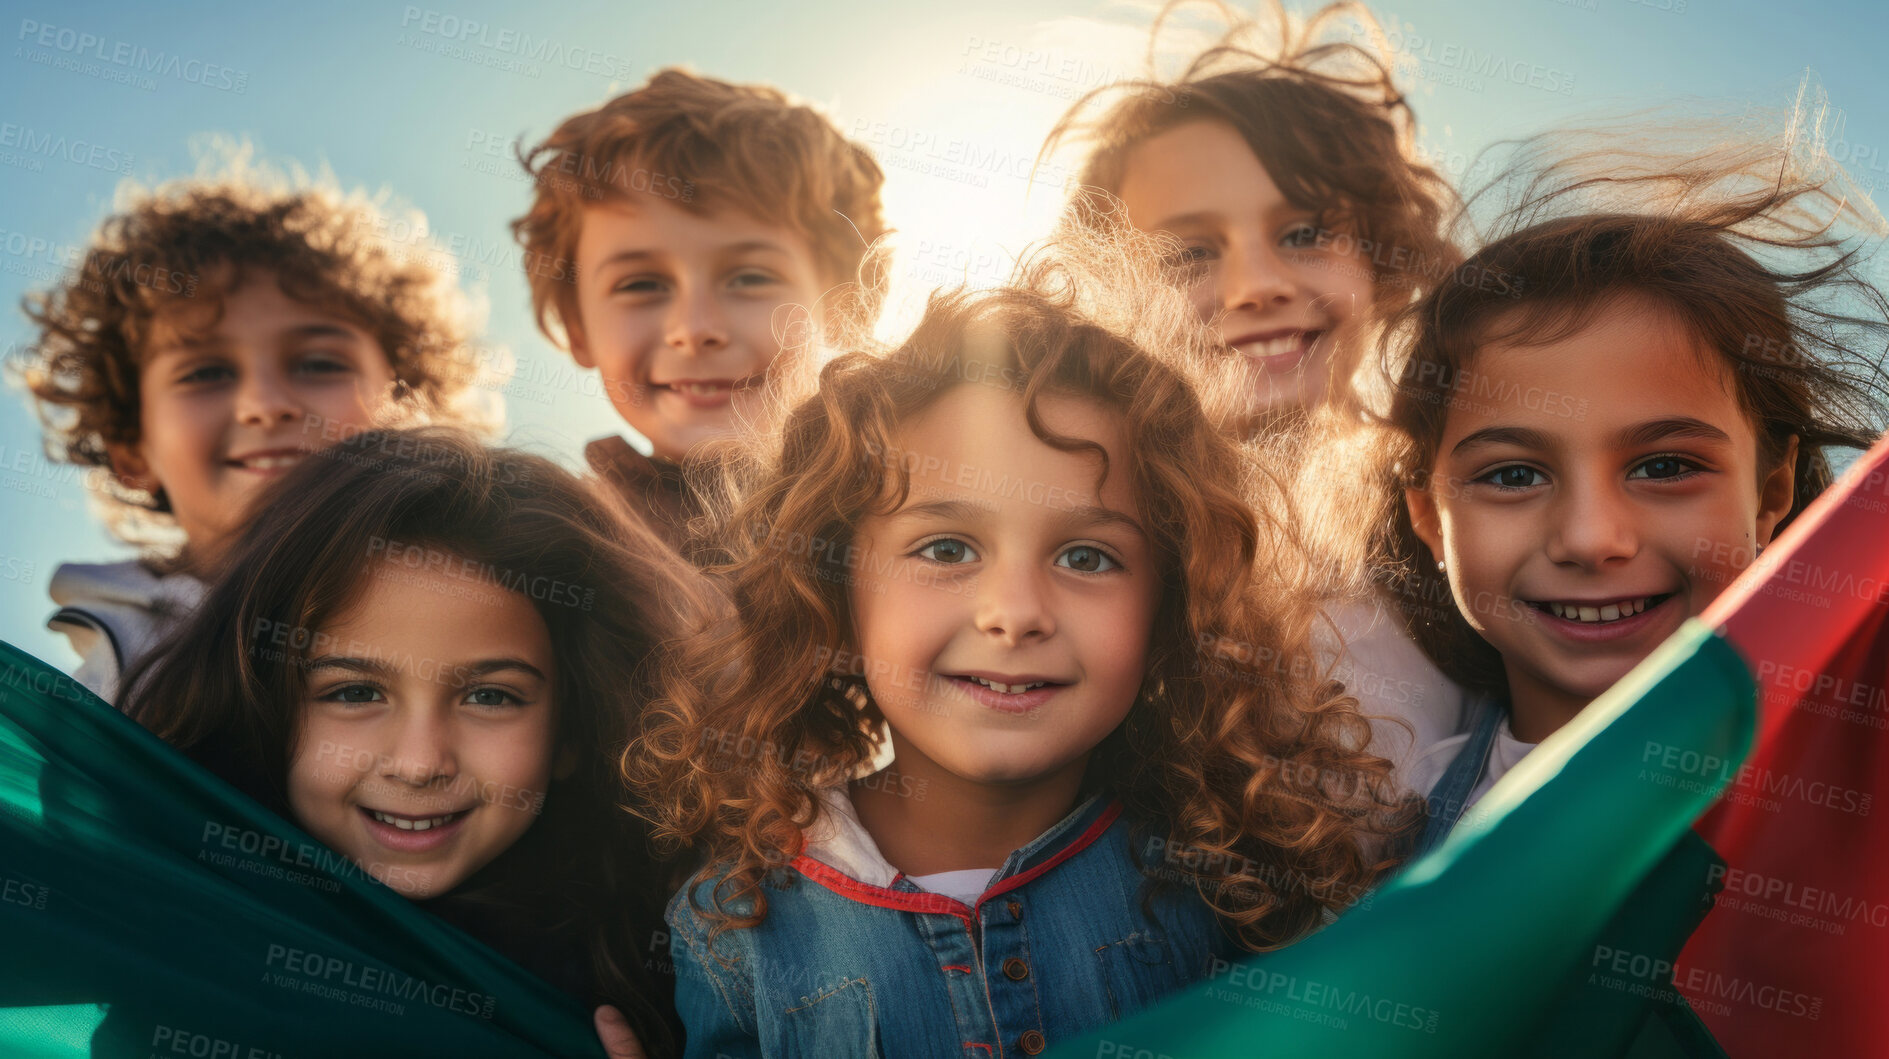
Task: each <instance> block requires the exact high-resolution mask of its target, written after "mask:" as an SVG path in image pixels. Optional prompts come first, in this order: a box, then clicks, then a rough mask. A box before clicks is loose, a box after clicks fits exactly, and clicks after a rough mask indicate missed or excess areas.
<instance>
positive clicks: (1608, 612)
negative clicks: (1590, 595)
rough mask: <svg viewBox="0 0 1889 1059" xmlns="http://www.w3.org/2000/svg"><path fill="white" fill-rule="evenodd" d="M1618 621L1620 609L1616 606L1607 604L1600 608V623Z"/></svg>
mask: <svg viewBox="0 0 1889 1059" xmlns="http://www.w3.org/2000/svg"><path fill="white" fill-rule="evenodd" d="M1619 619H1620V607H1619V606H1618V605H1616V604H1613V603H1609V604H1607V605H1606V606H1604V607H1602V608H1600V620H1601V621H1618V620H1619Z"/></svg>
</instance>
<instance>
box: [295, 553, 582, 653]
mask: <svg viewBox="0 0 1889 1059" xmlns="http://www.w3.org/2000/svg"><path fill="white" fill-rule="evenodd" d="M436 556H438V557H442V558H443V559H450V560H451V561H450V562H448V561H442V562H438V563H434V567H437V568H429V567H428V566H427V565H426V563H427V562H428V561H430V560H432V559H434V558H435V557H436ZM416 563H417V564H418V566H419V568H418V569H415V568H414V566H415V565H416ZM443 568H450V569H453V570H455V571H459V572H461V573H465V572H466V571H468V570H471V571H473V572H472V573H471V574H470V575H468V576H472V577H474V578H476V577H477V576H478V572H477V569H476V568H475V567H474V566H472V565H470V564H468V563H466V562H465V561H464V560H461V559H459V557H457V556H447V555H446V553H444V552H440V551H438V550H437V549H432V548H425V547H424V546H419V545H415V546H411V547H406V546H403V547H402V548H401V549H400V550H399V551H398V552H397V553H396V552H395V551H394V550H392V547H391V545H390V550H389V551H388V552H386V553H385V554H383V555H377V556H375V557H374V558H372V559H370V560H369V561H368V563H367V564H366V566H365V567H363V569H362V571H361V572H362V574H363V578H362V581H361V584H360V588H359V590H358V591H357V593H356V594H355V597H354V599H353V600H352V602H351V603H350V604H349V605H348V606H347V607H346V608H344V609H343V610H341V611H339V612H338V613H336V614H335V615H334V616H333V617H332V618H331V619H330V620H329V621H328V622H327V623H326V624H325V626H324V627H323V630H322V631H323V632H324V633H326V634H327V635H329V636H331V637H333V638H334V639H335V640H338V641H341V642H342V643H348V642H355V643H358V644H360V645H362V647H363V648H364V649H366V650H368V652H369V653H370V654H373V655H379V656H393V655H403V654H411V655H413V656H414V657H415V658H428V659H432V660H433V661H436V662H439V661H452V660H457V659H463V658H467V657H473V656H495V655H502V654H516V655H519V656H521V657H525V658H528V659H531V660H533V661H536V660H539V659H543V658H548V657H549V656H550V653H551V634H550V631H549V629H548V627H547V626H546V625H545V622H544V618H543V617H542V616H541V615H540V614H539V613H538V609H537V607H535V606H534V605H533V604H532V602H531V600H529V599H527V598H526V597H525V596H523V595H521V594H519V593H517V592H513V591H510V590H508V589H504V588H501V587H499V586H497V585H493V584H469V583H468V581H467V580H465V579H464V578H461V577H454V576H451V575H449V574H447V573H444V572H442V569H443ZM469 588H470V589H471V591H468V589H469ZM540 668H544V667H543V666H540ZM546 671H547V672H548V671H549V670H546Z"/></svg>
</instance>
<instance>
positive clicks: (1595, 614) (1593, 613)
mask: <svg viewBox="0 0 1889 1059" xmlns="http://www.w3.org/2000/svg"><path fill="white" fill-rule="evenodd" d="M1581 620H1582V621H1599V620H1600V611H1599V610H1597V609H1595V608H1594V607H1582V608H1581Z"/></svg>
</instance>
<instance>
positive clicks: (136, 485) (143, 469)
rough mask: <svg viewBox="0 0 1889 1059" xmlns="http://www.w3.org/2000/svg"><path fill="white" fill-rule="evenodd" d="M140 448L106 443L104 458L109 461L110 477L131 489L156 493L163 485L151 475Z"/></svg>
mask: <svg viewBox="0 0 1889 1059" xmlns="http://www.w3.org/2000/svg"><path fill="white" fill-rule="evenodd" d="M140 448H141V446H138V445H135V444H134V445H127V444H124V443H122V442H117V441H113V442H108V443H106V445H105V456H106V458H107V459H109V460H110V461H111V472H112V475H113V476H114V477H116V478H117V479H118V480H119V481H120V482H123V483H124V484H126V485H128V486H130V487H131V488H133V489H142V490H144V491H145V492H147V493H156V492H157V491H158V490H159V489H161V488H163V483H162V482H159V481H158V480H157V478H156V477H155V476H153V475H152V474H151V465H150V464H149V463H146V462H145V460H144V454H143V453H142V452H141V451H140Z"/></svg>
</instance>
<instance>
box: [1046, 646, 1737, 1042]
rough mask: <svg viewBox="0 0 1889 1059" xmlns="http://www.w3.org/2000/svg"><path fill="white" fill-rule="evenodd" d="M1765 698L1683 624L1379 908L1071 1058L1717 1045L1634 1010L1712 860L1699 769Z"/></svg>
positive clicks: (1663, 989)
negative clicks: (1702, 837)
mask: <svg viewBox="0 0 1889 1059" xmlns="http://www.w3.org/2000/svg"><path fill="white" fill-rule="evenodd" d="M1754 698H1755V693H1754V690H1753V687H1752V683H1751V677H1750V675H1749V674H1748V673H1747V671H1746V668H1745V666H1744V663H1743V662H1742V661H1741V660H1740V659H1739V658H1738V656H1737V655H1736V653H1735V652H1734V651H1733V650H1732V649H1731V647H1730V646H1729V645H1727V644H1726V643H1725V642H1724V641H1723V640H1722V639H1720V638H1719V637H1718V636H1717V635H1715V634H1714V633H1713V631H1712V630H1711V629H1710V628H1709V627H1708V626H1706V625H1704V624H1702V623H1700V622H1698V621H1691V622H1688V623H1687V624H1686V626H1685V627H1684V628H1683V629H1682V630H1681V631H1680V632H1679V633H1677V634H1675V635H1674V637H1673V638H1672V639H1671V640H1670V641H1668V642H1667V643H1666V644H1665V645H1663V646H1662V647H1661V648H1660V649H1659V650H1658V651H1656V652H1655V653H1654V654H1653V655H1652V656H1651V657H1649V658H1648V659H1647V660H1646V661H1645V662H1643V663H1641V664H1640V666H1638V667H1637V668H1636V669H1634V671H1633V672H1632V673H1630V674H1628V675H1627V677H1626V678H1625V679H1624V680H1622V681H1621V683H1620V684H1619V685H1618V686H1616V687H1615V688H1613V689H1612V690H1611V691H1609V692H1608V693H1607V694H1606V695H1604V696H1602V697H1601V698H1599V699H1597V700H1596V701H1595V702H1594V703H1593V704H1592V705H1590V706H1589V707H1588V708H1587V709H1586V710H1583V711H1582V712H1581V714H1580V715H1579V716H1578V717H1576V718H1575V719H1574V720H1573V721H1572V722H1570V723H1569V724H1568V725H1567V726H1566V727H1564V728H1563V729H1562V730H1561V731H1559V732H1557V733H1555V734H1554V735H1553V736H1551V737H1550V738H1549V739H1547V740H1545V741H1544V742H1543V743H1542V744H1541V746H1540V747H1539V748H1537V749H1536V750H1535V751H1534V752H1533V753H1531V754H1530V755H1529V756H1528V757H1527V758H1525V759H1524V760H1523V761H1522V763H1521V764H1520V765H1518V766H1517V767H1516V768H1515V769H1513V770H1512V771H1510V772H1509V773H1508V774H1507V775H1505V776H1503V777H1502V779H1501V781H1500V782H1498V783H1497V784H1496V786H1495V787H1494V789H1492V790H1491V791H1490V792H1489V794H1488V795H1487V796H1485V797H1484V798H1483V800H1482V801H1480V802H1478V803H1477V804H1476V805H1475V806H1473V807H1472V808H1471V809H1470V811H1469V812H1468V813H1467V814H1465V815H1464V817H1463V819H1462V821H1461V822H1460V823H1459V824H1458V825H1457V827H1456V829H1455V830H1454V831H1453V832H1451V834H1450V836H1449V838H1448V839H1447V840H1445V841H1444V843H1443V844H1442V845H1441V846H1440V847H1438V848H1437V849H1436V850H1435V851H1434V852H1432V853H1430V854H1429V855H1427V856H1425V857H1423V858H1422V859H1420V860H1418V861H1417V862H1415V863H1414V864H1412V865H1411V866H1410V867H1409V868H1408V869H1407V870H1406V871H1405V872H1404V873H1403V874H1402V875H1400V876H1398V877H1397V878H1395V879H1393V880H1392V881H1391V882H1389V883H1387V884H1386V885H1385V886H1384V887H1382V888H1381V889H1379V890H1378V891H1377V892H1376V893H1375V894H1373V895H1372V898H1371V900H1370V902H1369V904H1368V905H1361V906H1360V907H1359V908H1357V909H1354V910H1353V911H1352V912H1350V913H1349V914H1348V915H1346V916H1345V917H1344V918H1342V919H1340V920H1339V921H1338V922H1336V923H1334V924H1332V925H1331V926H1330V927H1328V928H1326V929H1325V930H1323V931H1321V932H1320V933H1318V934H1315V935H1313V936H1312V937H1310V938H1308V939H1306V940H1305V941H1302V942H1300V943H1298V944H1296V945H1293V946H1291V947H1289V948H1286V949H1283V950H1281V951H1279V952H1277V953H1272V954H1267V955H1262V956H1257V957H1254V958H1252V959H1250V960H1247V961H1245V962H1243V963H1241V964H1238V965H1234V966H1229V967H1220V968H1216V970H1215V973H1214V974H1213V975H1212V977H1211V978H1210V979H1209V980H1207V981H1205V982H1203V983H1201V984H1199V985H1197V986H1195V987H1193V988H1191V989H1189V990H1188V991H1187V992H1186V993H1185V994H1184V995H1182V996H1180V997H1177V998H1175V999H1173V1000H1170V1001H1168V1002H1166V1003H1165V1004H1163V1005H1160V1006H1158V1007H1156V1008H1155V1009H1153V1010H1151V1011H1148V1012H1144V1013H1143V1014H1141V1015H1140V1016H1137V1017H1135V1018H1131V1019H1128V1020H1125V1021H1123V1022H1121V1023H1118V1024H1116V1025H1114V1026H1111V1027H1109V1028H1107V1029H1105V1030H1102V1031H1101V1032H1099V1033H1096V1034H1093V1035H1090V1036H1089V1037H1086V1038H1084V1039H1082V1040H1081V1041H1078V1042H1075V1043H1073V1044H1071V1045H1069V1046H1068V1047H1067V1048H1065V1049H1064V1050H1063V1051H1062V1052H1061V1053H1060V1054H1062V1055H1068V1056H1076V1055H1082V1056H1094V1057H1096V1059H1105V1057H1110V1056H1116V1057H1122V1059H1131V1057H1132V1059H1152V1057H1170V1059H1184V1057H1196V1056H1212V1057H1220V1056H1226V1057H1234V1056H1241V1057H1244V1056H1252V1055H1256V1054H1261V1055H1266V1056H1334V1055H1360V1056H1364V1055H1368V1056H1373V1057H1411V1059H1414V1057H1419V1056H1425V1057H1427V1056H1436V1057H1443V1056H1452V1057H1453V1056H1465V1055H1495V1056H1509V1055H1530V1056H1536V1055H1570V1056H1572V1055H1592V1056H1600V1055H1615V1054H1619V1053H1620V1052H1621V1051H1622V1050H1623V1049H1625V1048H1626V1047H1628V1046H1629V1045H1630V1044H1632V1043H1633V1042H1635V1041H1640V1042H1641V1047H1643V1048H1644V1047H1647V1046H1648V1044H1649V1041H1648V1040H1647V1039H1644V1038H1643V1035H1650V1036H1651V1037H1652V1038H1655V1040H1653V1041H1651V1042H1650V1043H1652V1044H1654V1045H1656V1047H1655V1048H1654V1051H1652V1052H1650V1053H1649V1052H1642V1053H1641V1054H1701V1053H1703V1054H1712V1045H1711V1042H1710V1039H1709V1037H1707V1036H1705V1035H1704V1034H1703V1033H1702V1032H1693V1031H1694V1028H1695V1027H1696V1023H1695V1024H1693V1026H1687V1025H1685V1024H1683V1023H1681V1024H1675V1025H1670V1026H1668V1025H1652V1026H1649V1025H1647V1020H1646V1018H1645V1017H1644V1016H1645V1014H1646V1012H1647V1010H1648V1001H1649V999H1651V1000H1658V999H1659V998H1660V995H1661V994H1662V993H1664V994H1666V996H1667V998H1668V999H1670V989H1671V982H1670V976H1671V972H1672V968H1673V957H1674V956H1675V955H1676V954H1677V952H1678V948H1679V945H1680V944H1681V943H1682V942H1683V940H1684V936H1685V935H1684V931H1686V930H1690V928H1691V924H1692V923H1693V922H1696V920H1697V914H1698V912H1700V911H1702V910H1701V909H1699V908H1698V907H1697V890H1698V886H1697V883H1698V882H1699V881H1700V879H1701V876H1702V874H1703V873H1704V872H1706V871H1708V870H1709V867H1710V865H1712V864H1715V863H1716V860H1715V858H1712V857H1711V854H1710V851H1709V850H1706V849H1705V848H1704V844H1703V843H1700V842H1698V840H1697V838H1696V836H1693V835H1692V833H1691V831H1690V830H1689V829H1690V827H1691V824H1692V821H1693V820H1694V819H1695V818H1696V817H1697V816H1698V814H1699V813H1700V812H1701V811H1702V810H1703V809H1704V808H1705V807H1706V805H1707V804H1709V803H1710V802H1711V800H1712V798H1713V797H1714V796H1715V795H1716V794H1717V793H1718V791H1719V790H1720V788H1721V787H1722V770H1721V769H1719V768H1717V767H1712V768H1703V769H1702V768H1701V767H1700V763H1701V762H1705V761H1711V762H1717V763H1723V762H1726V761H1738V760H1740V759H1741V758H1742V757H1743V755H1744V753H1745V751H1746V750H1747V749H1748V747H1749V745H1750V740H1751V736H1752V729H1753V723H1754ZM1629 897H1633V898H1634V900H1633V901H1632V902H1629V900H1628V899H1629ZM1673 923H1682V924H1683V926H1682V927H1681V928H1679V930H1678V931H1675V930H1673V929H1671V926H1670V925H1671V924H1673ZM1675 933H1676V934H1677V936H1674V935H1675ZM1680 1010H1681V1014H1682V1015H1683V1013H1684V1012H1683V1008H1681V1009H1680ZM1689 1032H1693V1036H1692V1037H1691V1038H1688V1037H1687V1034H1688V1033H1689ZM1658 1046H1663V1047H1658Z"/></svg>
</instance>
